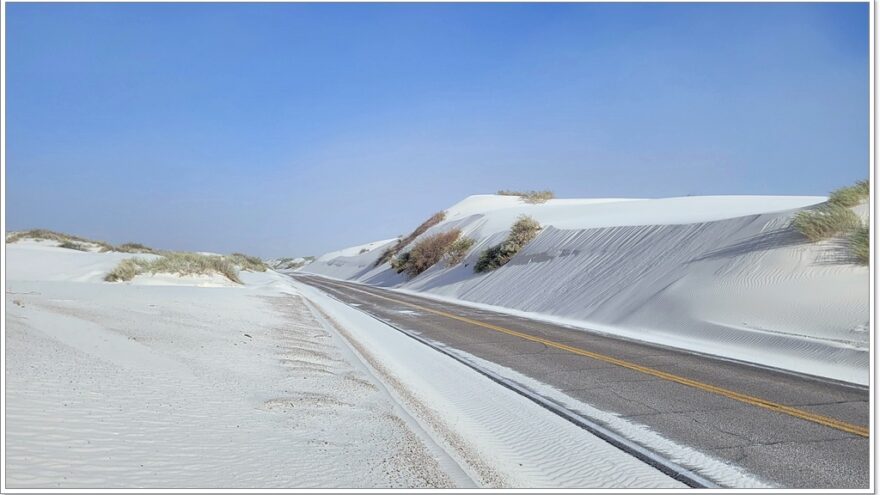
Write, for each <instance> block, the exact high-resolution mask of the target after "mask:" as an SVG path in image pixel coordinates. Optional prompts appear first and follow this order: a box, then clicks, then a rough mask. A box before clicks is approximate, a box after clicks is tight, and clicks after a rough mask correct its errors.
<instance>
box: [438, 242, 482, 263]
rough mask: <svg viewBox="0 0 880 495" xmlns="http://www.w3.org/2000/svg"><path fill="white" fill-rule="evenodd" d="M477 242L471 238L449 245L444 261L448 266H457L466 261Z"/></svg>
mask: <svg viewBox="0 0 880 495" xmlns="http://www.w3.org/2000/svg"><path fill="white" fill-rule="evenodd" d="M475 242H476V241H475V240H473V239H471V238H470V237H461V238H459V239H456V241H455V242H453V243H452V244H450V245H449V248H448V249H447V250H446V255H445V256H444V259H445V260H446V266H455V265H457V264H459V263H461V262H462V261H463V260H464V257H465V256H467V254H468V252H469V251H470V250H471V248H472V247H474V243H475Z"/></svg>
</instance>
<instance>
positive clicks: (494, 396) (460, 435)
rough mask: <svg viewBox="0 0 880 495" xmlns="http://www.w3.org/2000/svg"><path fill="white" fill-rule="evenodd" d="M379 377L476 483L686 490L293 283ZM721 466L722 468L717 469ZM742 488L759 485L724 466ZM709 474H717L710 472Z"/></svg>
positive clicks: (473, 374)
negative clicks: (383, 379)
mask: <svg viewBox="0 0 880 495" xmlns="http://www.w3.org/2000/svg"><path fill="white" fill-rule="evenodd" d="M296 287H297V289H298V290H299V291H301V293H302V294H303V295H304V296H306V297H307V298H308V299H309V300H311V301H312V302H313V303H314V304H316V305H317V306H318V307H319V308H320V311H322V312H324V313H326V316H325V317H326V318H328V320H330V322H331V324H333V325H336V326H338V327H339V328H340V329H344V330H342V331H344V332H346V334H347V335H348V336H349V339H350V341H351V342H352V343H353V345H354V346H355V348H356V349H357V351H358V352H359V353H360V354H361V355H362V356H363V357H364V358H365V359H366V360H367V361H368V362H370V363H372V364H373V365H374V366H376V368H377V369H378V372H379V374H381V375H382V376H384V377H386V381H387V382H389V383H390V386H389V388H391V389H392V390H394V391H395V392H396V393H397V395H398V397H399V398H400V399H399V400H400V402H401V403H404V404H407V405H409V406H410V408H411V410H413V411H414V412H413V414H414V416H416V417H417V418H418V419H419V420H420V422H421V423H422V424H424V425H425V428H426V429H427V430H428V431H429V432H431V434H432V435H433V437H434V438H436V439H437V442H438V443H439V444H441V445H443V446H444V448H445V449H446V451H447V452H449V453H450V454H451V455H452V456H453V457H455V458H456V460H457V461H458V463H459V465H461V466H463V467H464V468H465V470H466V471H467V472H468V473H469V474H470V476H471V478H472V479H474V480H476V481H477V482H478V484H479V485H480V486H483V487H496V488H505V487H508V488H511V487H512V488H526V487H527V488H566V487H568V488H572V487H588V488H684V487H685V486H684V485H683V484H682V483H680V482H679V481H676V480H674V479H672V478H670V477H668V476H667V475H665V474H663V473H661V472H659V471H657V470H656V469H655V468H653V467H651V466H649V465H647V464H645V463H643V462H641V461H639V460H637V459H636V458H634V457H632V456H630V455H629V454H626V453H624V452H623V451H621V450H618V449H617V448H616V447H614V446H612V445H611V444H609V443H607V442H605V441H604V440H602V439H600V438H598V437H596V436H594V435H592V434H590V433H588V432H587V431H585V430H583V429H581V428H580V427H578V426H575V425H574V424H572V423H569V422H568V421H566V420H564V419H562V418H561V417H559V416H556V415H555V414H553V413H550V412H549V411H547V410H546V409H544V408H542V407H541V406H539V405H537V404H535V403H534V402H531V401H530V400H528V399H525V398H523V397H522V396H520V395H518V394H517V393H515V392H513V391H511V390H509V389H507V388H504V387H502V386H499V385H497V384H496V383H495V382H493V381H491V380H490V379H488V378H487V377H485V376H483V375H481V374H479V373H477V372H475V371H474V370H472V369H471V368H469V367H467V366H464V365H463V364H461V363H459V362H457V361H455V360H453V359H451V358H450V357H448V356H445V355H443V354H441V353H439V352H437V351H435V350H434V349H431V348H430V347H428V346H426V345H424V344H422V343H420V342H417V341H416V340H414V339H412V338H410V337H408V336H406V335H404V334H402V333H400V332H399V331H398V330H396V329H394V328H392V327H390V326H388V325H386V324H384V323H382V322H380V321H378V320H376V319H374V318H372V317H370V316H368V315H366V314H364V313H362V312H361V311H359V310H357V309H354V308H352V307H350V306H347V305H346V304H344V303H341V302H339V301H337V300H335V299H333V298H331V297H330V296H327V295H326V294H324V293H323V292H321V291H320V290H318V289H315V288H313V287H310V286H307V285H305V284H300V283H296ZM721 470H722V471H723V469H721ZM727 472H730V473H734V474H732V475H731V477H733V478H735V479H736V482H737V483H739V484H740V485H747V486H760V484H759V483H758V482H756V481H754V480H752V479H751V478H750V477H749V476H748V475H745V474H742V473H739V472H738V471H737V470H736V469H733V468H728V469H727ZM714 474H717V473H714Z"/></svg>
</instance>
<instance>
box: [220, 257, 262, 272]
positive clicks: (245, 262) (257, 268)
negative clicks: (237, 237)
mask: <svg viewBox="0 0 880 495" xmlns="http://www.w3.org/2000/svg"><path fill="white" fill-rule="evenodd" d="M229 261H231V262H232V263H234V264H235V265H237V266H239V267H240V268H241V269H242V270H244V271H246V272H265V271H266V269H267V268H268V267H267V266H266V263H264V262H263V260H261V259H260V258H257V257H256V256H249V255H247V254H244V253H232V254H230V255H229Z"/></svg>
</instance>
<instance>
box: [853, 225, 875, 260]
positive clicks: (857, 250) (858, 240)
mask: <svg viewBox="0 0 880 495" xmlns="http://www.w3.org/2000/svg"><path fill="white" fill-rule="evenodd" d="M849 252H850V254H852V256H853V257H854V258H855V259H856V260H858V262H859V263H860V264H862V265H867V264H868V261H869V260H870V257H871V232H870V230H869V229H868V226H867V225H860V226H859V227H858V228H856V230H854V231H853V233H852V234H851V235H850V237H849Z"/></svg>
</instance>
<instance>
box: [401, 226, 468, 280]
mask: <svg viewBox="0 0 880 495" xmlns="http://www.w3.org/2000/svg"><path fill="white" fill-rule="evenodd" d="M460 234H461V231H460V230H458V229H453V230H449V231H447V232H441V233H439V234H434V235H429V236H428V237H425V238H424V239H422V240H420V241H419V242H417V243H415V245H414V246H413V247H412V249H410V250H409V252H408V256H407V259H406V263H405V265H404V267H403V271H405V272H406V274H407V275H409V276H411V277H415V276H417V275H419V274H420V273H422V272H424V271H425V270H427V269H428V268H431V267H432V266H434V265H435V264H436V263H437V262H438V261H440V260H441V259H443V256H444V255H445V254H446V251H447V250H448V249H449V247H450V246H451V245H452V243H454V242H455V240H456V239H458V236H459V235H460Z"/></svg>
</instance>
